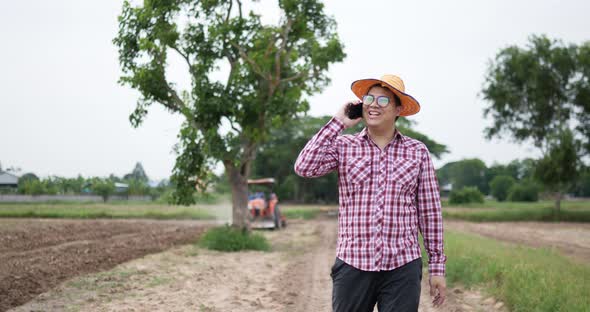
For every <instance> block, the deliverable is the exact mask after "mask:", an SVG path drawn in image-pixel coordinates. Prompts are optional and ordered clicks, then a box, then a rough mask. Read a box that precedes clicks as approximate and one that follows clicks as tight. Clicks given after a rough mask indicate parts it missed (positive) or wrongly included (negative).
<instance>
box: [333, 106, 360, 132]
mask: <svg viewBox="0 0 590 312" xmlns="http://www.w3.org/2000/svg"><path fill="white" fill-rule="evenodd" d="M349 103H352V104H353V105H363V104H362V102H361V101H360V100H354V101H348V102H346V103H344V105H343V106H342V107H340V109H339V110H338V112H337V113H336V115H334V118H336V119H338V120H340V121H342V123H344V126H345V127H346V128H350V127H354V126H356V125H357V124H358V123H359V122H361V120H363V117H359V118H357V119H350V118H348V116H347V115H346V107H347V106H348V104H349Z"/></svg>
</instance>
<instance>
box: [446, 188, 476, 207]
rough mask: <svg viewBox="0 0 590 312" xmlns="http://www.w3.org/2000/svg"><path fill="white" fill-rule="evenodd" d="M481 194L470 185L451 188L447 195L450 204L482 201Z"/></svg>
mask: <svg viewBox="0 0 590 312" xmlns="http://www.w3.org/2000/svg"><path fill="white" fill-rule="evenodd" d="M483 202H484V199H483V194H482V193H481V192H480V191H479V190H478V189H477V188H476V187H472V186H467V187H464V188H462V189H458V190H456V189H453V190H452V191H451V194H450V195H449V203H450V204H453V205H455V204H468V203H483Z"/></svg>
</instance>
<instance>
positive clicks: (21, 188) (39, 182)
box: [5, 162, 173, 201]
mask: <svg viewBox="0 0 590 312" xmlns="http://www.w3.org/2000/svg"><path fill="white" fill-rule="evenodd" d="M115 183H123V184H125V185H126V186H127V187H125V188H120V189H117V188H116V185H115ZM172 189H173V187H172V185H170V183H169V181H167V180H164V181H161V182H160V183H159V184H158V185H157V186H155V187H150V185H149V178H148V176H147V174H146V173H145V170H144V169H143V166H142V165H141V163H139V162H138V163H137V164H136V165H135V167H134V168H133V170H132V171H131V172H130V173H128V174H125V175H124V176H123V177H118V176H116V175H114V174H111V175H110V176H108V177H83V176H81V175H78V176H77V177H75V178H65V177H59V176H49V177H45V178H39V177H38V176H37V175H36V174H34V173H26V174H24V175H22V176H21V177H20V178H19V180H18V188H17V189H16V193H18V194H23V195H34V196H35V195H82V194H95V195H100V196H102V197H103V199H104V200H105V201H106V200H107V199H108V197H110V196H111V195H115V194H117V195H123V196H151V197H152V199H156V198H159V197H160V196H162V195H163V194H165V193H166V192H171V190H172ZM7 191H10V190H5V192H7ZM12 192H13V191H12Z"/></svg>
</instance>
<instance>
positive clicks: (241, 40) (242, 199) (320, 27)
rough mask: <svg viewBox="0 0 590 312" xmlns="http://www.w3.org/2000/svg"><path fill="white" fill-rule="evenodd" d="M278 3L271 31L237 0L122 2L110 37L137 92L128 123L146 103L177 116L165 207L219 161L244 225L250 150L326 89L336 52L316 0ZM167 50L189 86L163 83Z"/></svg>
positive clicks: (187, 197) (332, 26)
mask: <svg viewBox="0 0 590 312" xmlns="http://www.w3.org/2000/svg"><path fill="white" fill-rule="evenodd" d="M278 6H279V9H280V11H281V16H280V19H279V22H278V25H265V24H263V23H262V21H261V18H260V15H258V14H257V13H255V12H253V11H249V12H246V11H244V10H243V6H242V2H241V1H239V0H236V1H234V0H212V1H188V0H169V1H144V3H143V5H140V6H132V5H131V4H130V3H129V2H128V1H125V2H124V4H123V9H122V13H121V15H120V16H119V32H118V35H117V37H116V38H115V39H114V43H115V44H116V45H117V47H118V48H119V61H120V63H121V66H122V69H123V73H124V75H123V76H122V77H121V80H120V81H121V83H122V84H124V85H128V86H130V87H132V88H134V89H137V90H138V91H139V92H140V93H141V99H140V100H139V101H138V103H137V107H136V109H135V111H134V112H133V113H132V114H131V116H130V121H131V123H132V124H133V125H134V126H138V125H139V124H140V123H141V122H142V120H143V118H144V117H145V115H146V114H147V112H148V108H149V106H150V105H153V104H159V105H162V106H164V107H165V108H167V109H168V110H169V111H171V112H173V113H178V114H181V115H183V116H184V124H183V127H182V129H181V132H180V134H179V143H178V144H177V146H176V151H177V153H178V157H177V159H176V165H175V167H174V171H173V175H172V177H171V181H172V183H173V184H174V185H175V186H176V189H177V192H176V193H175V197H174V199H175V202H177V203H182V204H189V203H191V202H192V201H193V197H192V193H193V191H194V188H195V185H197V186H199V187H201V188H204V186H206V183H205V181H207V180H208V179H209V178H210V177H211V172H210V168H211V166H212V164H213V163H215V162H216V161H221V162H222V163H223V164H224V166H225V168H226V171H227V174H228V178H229V180H230V184H231V185H232V193H233V206H234V207H233V211H234V214H233V222H234V225H237V226H247V221H245V220H244V219H245V212H246V211H245V210H246V204H247V184H246V181H247V178H248V176H249V175H250V165H251V162H252V161H253V160H254V159H255V156H256V151H257V147H258V145H259V144H260V143H261V142H263V141H265V140H266V139H267V138H268V135H269V133H270V131H271V130H272V129H273V128H276V127H279V126H280V125H282V124H284V123H285V122H287V121H288V120H290V119H292V118H294V117H295V116H297V114H298V113H302V112H305V111H307V110H308V108H309V105H308V103H307V101H306V96H307V95H310V94H313V93H315V92H318V91H320V90H321V89H322V88H323V87H325V86H326V85H327V84H328V83H329V81H330V79H329V77H328V76H327V70H328V68H329V65H330V64H332V63H334V62H339V61H342V60H343V58H344V56H345V54H344V52H343V46H342V44H341V42H340V40H339V38H338V35H337V33H336V23H335V22H334V20H333V19H332V18H331V17H329V16H327V15H325V13H324V9H323V4H322V3H321V2H320V1H317V0H279V1H278ZM171 53H175V54H177V55H179V56H180V58H181V59H182V60H183V61H184V62H185V64H186V68H187V71H188V73H189V75H190V79H191V88H190V90H179V89H178V88H177V87H176V86H175V85H174V84H173V83H171V81H170V80H169V78H168V77H167V75H166V68H167V62H168V57H169V54H171ZM222 66H227V68H229V69H228V71H227V73H225V72H224V73H223V76H224V77H225V78H224V79H223V81H219V80H216V79H214V78H213V76H214V74H219V73H220V72H222V70H220V69H221V67H222ZM222 125H223V127H222Z"/></svg>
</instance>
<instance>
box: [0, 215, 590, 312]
mask: <svg viewBox="0 0 590 312" xmlns="http://www.w3.org/2000/svg"><path fill="white" fill-rule="evenodd" d="M95 205H97V204H93V205H92V206H79V205H78V206H77V205H70V204H68V205H61V204H56V205H54V206H51V205H46V206H43V207H42V208H41V209H45V210H46V211H49V210H50V209H51V207H54V208H59V209H61V210H62V211H69V212H68V213H71V212H72V211H82V210H88V209H96V208H97V207H98V208H99V209H103V210H109V209H110V210H112V211H116V210H117V207H116V206H117V205H112V206H108V205H107V206H100V205H99V206H95ZM101 205H103V204H101ZM119 206H120V207H119V208H118V209H119V212H120V213H128V212H130V211H133V212H134V213H137V214H139V215H140V216H141V213H140V212H144V215H143V217H144V219H127V218H124V219H111V218H109V219H87V218H82V219H79V218H70V219H63V218H61V219H60V218H51V219H47V218H45V219H38V218H1V219H0V276H1V278H0V281H1V284H0V294H2V298H3V300H2V301H1V303H2V306H0V310H6V309H9V308H14V309H13V310H14V311H31V310H33V311H38V310H41V311H45V310H65V311H132V310H136V311H137V310H152V311H187V310H190V311H195V310H197V311H228V310H239V311H283V310H289V311H329V310H330V303H331V281H330V277H329V270H330V267H331V265H332V264H333V261H334V256H335V244H336V237H337V236H336V235H337V222H336V216H337V207H336V206H288V205H283V211H284V212H285V214H286V215H287V216H288V217H289V222H288V227H287V228H285V229H283V230H281V231H261V232H260V233H261V234H262V235H264V236H265V237H266V238H267V239H268V240H269V242H270V245H271V247H270V251H266V252H264V251H241V252H237V253H227V252H217V251H211V250H207V249H204V248H202V247H201V246H199V245H198V244H196V243H195V242H196V241H197V239H198V238H199V237H200V236H201V234H202V233H203V232H204V231H205V230H206V229H207V228H209V227H211V226H214V225H215V224H219V223H222V222H223V221H224V220H225V219H224V218H225V217H227V216H228V213H227V210H228V207H227V205H225V204H224V205H217V206H215V205H210V206H201V207H189V208H183V209H189V211H192V210H194V211H197V210H198V211H201V212H200V213H199V216H200V215H201V213H203V215H207V216H216V217H217V219H211V217H207V218H205V220H198V217H193V218H192V219H189V220H161V219H159V220H154V219H153V215H151V214H148V213H147V212H148V211H153V210H154V209H156V210H157V209H158V206H157V205H155V206H154V205H148V206H145V207H141V206H140V205H139V204H138V205H134V204H133V205H129V206H125V205H119ZM4 207H6V206H4ZM92 207H93V208H92ZM1 208H2V205H0V210H1ZM29 208H30V207H29ZM520 208H522V207H520ZM525 208H526V207H525ZM541 208H542V207H541ZM5 209H8V208H5ZM10 209H16V208H15V207H10ZM166 209H168V211H174V209H176V208H166ZM445 209H450V210H451V211H454V212H458V213H460V212H462V211H464V210H469V211H471V210H479V211H488V210H489V211H491V210H494V209H493V208H490V207H480V208H475V209H474V208H445ZM502 209H509V208H502ZM513 209H519V208H514V207H513ZM522 209H524V208H522ZM526 209H533V208H531V207H528V208H526ZM568 209H569V208H568ZM571 209H577V208H571ZM580 209H584V208H583V207H582V208H580ZM121 211H123V212H121ZM145 218H147V219H145ZM150 218H151V219H150ZM589 226H590V225H589V224H587V223H558V222H551V223H545V222H543V223H540V222H536V223H535V222H492V223H471V222H467V221H461V220H450V219H449V220H446V221H445V230H446V233H447V240H446V250H447V254H448V255H449V263H448V272H449V274H450V275H449V277H448V281H449V283H450V284H449V291H448V293H449V294H448V301H447V303H446V304H445V307H444V308H443V309H442V310H439V311H478V310H483V311H507V310H509V308H511V307H512V308H514V309H516V310H522V311H529V310H534V309H532V308H531V306H530V304H535V300H534V298H533V297H535V298H536V297H539V296H537V295H535V296H533V297H530V298H521V297H522V296H517V294H518V292H517V291H513V290H510V291H507V290H506V289H504V288H502V287H503V285H512V286H514V285H516V284H510V283H508V282H510V281H523V283H524V284H518V285H520V286H518V285H517V286H518V287H525V286H526V287H532V288H534V287H536V284H535V283H536V282H535V280H547V279H549V280H555V279H554V277H552V275H551V274H556V272H561V273H563V274H562V275H560V276H561V277H560V278H559V279H558V280H555V281H554V283H552V284H550V285H548V286H547V287H558V288H559V287H561V286H559V285H568V283H576V284H577V285H578V288H576V289H577V290H579V291H581V292H584V291H586V290H588V289H589V287H590V286H589V285H587V282H584V278H585V276H587V274H589V273H588V272H589V269H588V266H587V262H588V260H589V259H590V258H589V257H590V245H588V241H590V227H589ZM478 257H479V258H478ZM478 259H493V261H489V262H485V261H481V260H478ZM523 261H525V262H523ZM425 262H426V261H425ZM486 263H487V264H486ZM546 264H550V266H551V267H554V268H555V269H552V270H547V272H545V270H537V269H535V268H539V267H543V265H546ZM466 268H470V269H469V270H465V269H466ZM511 268H514V270H512V269H511ZM498 270H500V271H498ZM531 270H532V271H531ZM426 271H427V270H424V272H425V275H424V278H423V285H422V299H421V311H431V308H430V304H429V302H428V301H429V298H428V284H427V280H428V278H427V275H426ZM493 272H496V273H493ZM487 274H496V275H494V276H495V277H494V278H498V276H501V277H502V278H506V281H508V282H506V283H499V284H496V283H492V284H489V283H490V281H493V280H494V278H491V280H490V277H489V276H487ZM498 274H500V275H498ZM527 281H528V282H527ZM551 285H553V286H551ZM512 286H511V287H512ZM562 288H563V287H562ZM523 289H524V288H523ZM548 289H550V288H548ZM559 289H561V288H559ZM552 293H555V294H554V295H551V294H549V293H548V294H547V295H544V296H542V297H543V298H545V299H544V300H545V301H544V303H545V304H547V303H549V304H561V305H570V306H572V307H584V304H586V303H585V302H583V301H584V300H585V299H584V298H583V296H582V299H576V298H573V297H572V296H573V295H575V291H573V290H571V291H568V292H557V291H552ZM511 295H512V296H511ZM570 295H572V296H570ZM525 297H526V296H525ZM578 297H580V296H578ZM4 298H7V299H4ZM527 300H528V301H527ZM541 303H543V302H540V301H539V302H536V304H541ZM23 304H24V305H23ZM20 305H22V306H20ZM527 307H528V309H527ZM11 311H12V310H11Z"/></svg>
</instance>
